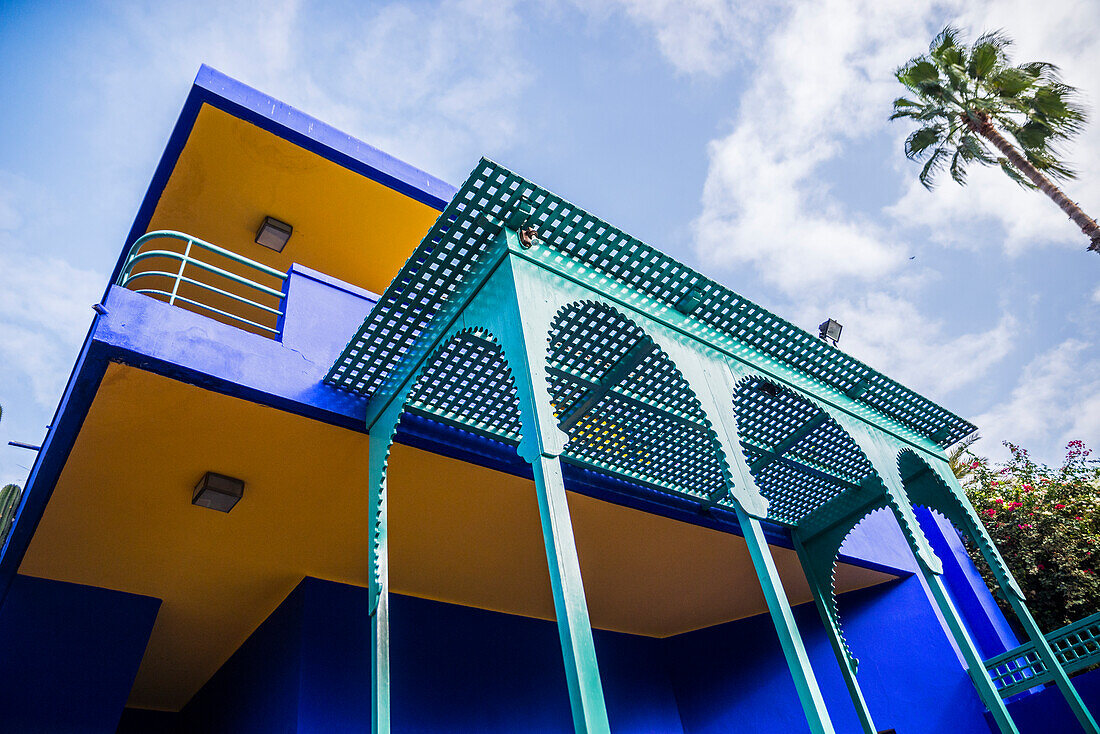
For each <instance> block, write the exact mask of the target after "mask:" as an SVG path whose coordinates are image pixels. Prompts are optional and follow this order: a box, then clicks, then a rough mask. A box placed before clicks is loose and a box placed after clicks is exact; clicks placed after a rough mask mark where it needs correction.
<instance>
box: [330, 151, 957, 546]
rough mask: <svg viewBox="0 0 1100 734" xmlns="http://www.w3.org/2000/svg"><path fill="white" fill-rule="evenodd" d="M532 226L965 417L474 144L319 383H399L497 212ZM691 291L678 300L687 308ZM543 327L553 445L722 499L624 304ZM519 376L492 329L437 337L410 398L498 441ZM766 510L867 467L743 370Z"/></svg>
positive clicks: (807, 366)
mask: <svg viewBox="0 0 1100 734" xmlns="http://www.w3.org/2000/svg"><path fill="white" fill-rule="evenodd" d="M521 224H523V225H534V226H535V227H537V230H538V237H539V241H540V245H539V247H544V248H550V249H551V250H552V251H553V252H554V253H555V255H557V256H559V257H560V259H562V260H563V261H565V262H572V263H576V264H578V265H579V266H583V267H584V268H587V269H588V270H589V271H591V272H595V273H597V274H600V275H602V276H605V277H607V278H609V279H612V280H613V281H615V282H617V283H618V284H620V285H621V286H625V287H626V288H628V289H630V290H632V291H634V292H636V293H637V294H639V295H640V296H641V297H643V298H644V299H648V300H649V302H651V303H653V304H655V305H656V306H658V307H662V308H673V309H677V310H678V311H680V312H681V313H683V312H685V311H686V312H689V318H691V319H694V320H696V321H698V322H699V323H700V324H702V325H705V326H706V327H709V329H711V330H714V331H716V332H717V333H719V334H721V335H723V336H724V337H725V338H728V339H729V340H732V341H733V342H736V343H737V344H738V345H740V346H741V347H742V348H743V349H744V350H746V351H747V352H748V353H751V354H755V355H759V358H760V360H761V361H762V362H767V363H772V364H776V363H777V364H779V365H782V366H783V367H784V368H785V369H787V370H790V371H791V372H794V373H797V374H798V375H801V376H803V377H804V378H805V379H807V380H811V381H813V382H816V383H818V384H820V385H823V386H826V387H828V388H832V389H834V390H836V391H839V392H840V393H843V394H844V395H845V396H846V397H847V398H850V399H851V400H854V401H856V402H857V403H858V404H859V405H860V406H863V407H864V408H866V409H869V410H870V411H874V412H875V413H878V414H879V415H881V416H882V417H884V418H885V419H887V420H888V421H890V422H891V423H896V424H900V426H902V427H904V429H907V430H909V431H912V432H914V433H916V434H919V435H921V436H923V437H925V438H927V439H929V440H930V441H932V442H934V443H937V444H939V445H940V446H946V445H949V444H950V443H953V442H954V441H956V440H958V439H959V438H962V437H963V436H965V435H967V434H969V433H970V432H972V431H973V430H974V426H973V425H972V424H970V423H969V422H967V421H965V420H963V419H962V418H960V417H959V416H957V415H955V414H953V413H951V412H950V411H948V410H946V409H944V408H942V407H940V406H939V405H937V404H935V403H933V402H932V401H930V400H928V399H926V398H924V397H922V396H921V395H918V394H917V393H915V392H914V391H912V390H910V389H909V388H907V387H905V386H903V385H901V384H899V383H897V382H896V381H894V380H892V379H890V378H888V377H886V376H885V375H882V374H881V373H879V372H877V371H875V370H873V369H871V368H870V367H868V366H867V365H865V364H863V363H862V362H860V361H859V360H856V359H854V358H852V357H850V356H849V355H847V354H845V353H844V352H842V351H840V350H839V349H837V348H835V347H833V346H831V345H829V344H827V343H826V342H824V341H822V340H821V339H819V338H817V337H814V336H812V335H811V334H809V333H807V332H806V331H804V330H802V329H800V328H798V327H796V326H794V325H792V324H790V323H789V322H787V321H785V320H783V319H781V318H779V317H778V316H776V315H774V314H772V313H770V312H769V311H767V310H765V309H763V308H761V307H760V306H758V305H756V304H755V303H753V302H752V301H749V300H747V299H745V298H743V297H742V296H740V295H738V294H737V293H734V292H733V291H731V290H730V289H728V288H726V287H724V286H722V285H719V284H718V283H715V282H714V281H712V280H710V279H708V278H706V277H704V276H702V275H700V274H699V273H697V272H695V271H694V270H692V269H690V268H688V267H687V266H685V265H683V264H682V263H680V262H677V261H676V260H674V259H673V258H671V257H669V256H667V255H665V254H663V253H661V252H660V251H658V250H656V249H654V248H652V247H650V246H649V245H646V244H644V243H642V242H640V241H639V240H637V239H635V238H633V237H631V236H630V235H628V234H626V233H625V232H622V231H621V230H619V229H616V228H615V227H612V226H611V225H610V224H608V223H606V222H604V221H603V220H600V219H598V218H596V217H594V216H592V215H591V214H589V213H587V212H585V211H584V210H582V209H580V208H578V207H577V206H575V205H573V204H572V203H570V202H568V201H566V200H564V199H562V198H561V197H558V196H555V195H554V194H552V193H550V192H548V191H546V190H545V189H542V188H540V187H539V186H536V185H535V184H533V183H531V182H529V181H527V180H525V179H523V178H521V177H519V176H517V175H516V174H514V173H512V172H510V171H508V170H507V169H505V168H503V167H501V166H499V165H497V164H496V163H493V162H492V161H489V160H485V159H483V160H482V161H481V162H480V163H479V164H478V166H477V167H476V168H475V169H474V171H473V172H472V173H471V175H470V177H469V178H468V179H467V180H466V182H465V183H464V184H463V186H462V187H461V189H460V190H459V191H458V193H457V194H456V195H455V197H454V199H452V201H451V203H450V204H449V205H448V207H447V208H446V209H445V210H444V211H443V213H442V214H441V215H440V217H439V219H438V220H437V221H436V223H435V224H434V226H433V227H432V229H431V230H430V231H429V232H428V234H427V236H426V237H425V238H424V240H423V241H422V242H421V244H420V245H419V246H418V247H417V248H416V250H415V251H414V252H413V254H412V256H411V257H410V258H409V260H408V262H407V263H406V264H405V265H404V267H403V268H402V269H401V271H400V273H399V274H398V276H397V277H396V278H395V279H394V281H393V282H392V283H391V284H390V286H389V287H388V288H387V289H386V291H385V293H383V295H382V297H381V300H380V301H379V303H378V305H377V306H375V308H374V310H373V311H372V312H371V313H370V314H369V315H368V317H367V318H366V320H365V321H364V323H363V325H362V326H361V328H360V329H359V330H358V332H357V333H356V334H355V336H354V337H353V338H352V340H351V342H350V343H349V344H348V346H347V348H346V349H345V350H344V352H343V353H342V354H341V355H340V357H339V358H338V359H337V360H336V362H335V363H334V364H333V366H332V369H331V370H330V372H329V374H328V376H327V377H326V382H328V383H329V384H331V385H334V386H336V387H338V388H341V389H344V390H348V391H351V392H354V393H357V394H359V395H361V396H363V397H364V398H367V399H370V398H371V397H372V396H374V395H375V394H376V393H379V392H380V391H381V392H383V393H384V392H386V391H387V390H390V389H393V387H394V385H393V384H392V383H393V380H394V376H395V375H400V374H402V373H403V372H402V366H403V365H405V364H407V362H408V361H409V360H415V359H418V358H419V357H420V356H421V355H423V353H424V349H425V346H426V345H424V344H423V341H424V339H423V337H424V335H425V334H427V333H429V332H430V331H431V328H430V327H432V326H433V325H438V323H440V322H441V321H444V320H446V319H449V318H450V317H451V316H453V314H454V311H455V309H456V308H457V307H458V306H457V304H458V303H460V301H461V296H463V294H464V293H465V291H466V290H469V289H470V288H471V287H472V285H473V284H474V283H475V282H476V281H477V279H478V278H479V277H481V275H482V273H483V272H484V268H485V267H486V260H487V259H489V258H490V257H491V250H492V248H493V243H494V242H495V241H496V238H497V236H498V235H499V233H500V231H501V229H502V227H505V226H507V227H509V228H511V229H517V228H518V227H519V226H520V225H521ZM686 304H687V305H686ZM548 336H549V349H550V352H549V358H550V382H551V384H550V393H551V399H552V401H553V403H554V406H555V411H556V414H557V416H558V419H559V421H560V422H561V427H562V428H563V429H564V430H565V431H566V432H567V433H568V435H569V438H570V440H569V443H568V444H567V446H566V449H565V453H564V454H563V456H564V458H566V459H567V460H571V461H573V462H575V463H578V464H580V465H583V466H586V467H589V468H593V469H596V470H601V471H607V472H610V473H613V474H616V475H619V476H622V477H625V478H627V479H628V480H630V481H634V482H637V483H639V484H643V485H646V486H651V487H656V488H658V489H661V490H664V491H667V492H671V493H675V494H679V495H684V496H687V497H691V498H693V499H697V500H699V501H702V502H706V501H712V498H717V499H714V500H713V501H714V502H727V501H728V500H727V499H725V498H724V497H723V495H722V491H721V490H722V475H723V470H722V466H721V459H719V458H716V457H715V452H714V443H713V442H714V438H713V433H712V432H711V431H710V428H709V426H708V425H707V424H706V422H705V419H704V418H703V415H702V411H701V409H700V407H699V404H698V401H697V400H695V398H694V396H693V395H692V393H691V391H690V389H688V387H687V384H686V382H685V381H684V379H683V377H682V376H681V375H680V374H679V372H678V371H677V369H676V367H675V365H673V364H672V362H671V361H670V360H669V359H668V357H667V356H666V355H664V353H663V352H661V350H660V349H658V348H655V347H654V346H653V345H652V344H650V343H648V341H647V337H646V336H645V334H644V332H643V331H642V330H641V329H639V328H638V326H637V325H636V324H633V322H631V321H630V320H629V319H626V318H623V317H622V315H621V314H618V313H617V312H609V311H607V310H605V309H601V308H600V307H599V306H598V305H597V304H593V303H586V304H578V305H577V306H576V307H575V308H572V309H571V310H568V311H567V312H565V313H561V314H559V316H558V318H557V319H555V321H554V324H553V327H552V329H551V333H550V334H549V335H548ZM515 390H516V388H515V385H514V383H513V382H512V381H511V377H510V375H509V372H508V369H507V367H506V365H505V364H504V361H503V359H502V357H501V353H500V348H499V346H498V345H496V344H495V343H494V342H493V340H492V337H491V335H487V334H485V333H481V332H478V331H477V330H471V331H467V332H463V333H462V334H460V335H459V336H458V337H456V338H454V339H452V340H451V341H449V342H448V343H447V344H445V345H443V347H442V351H441V352H439V353H438V354H436V355H435V357H434V361H433V362H432V363H431V365H430V366H429V367H428V369H427V371H426V372H425V373H424V375H423V376H422V378H421V379H420V380H419V382H418V383H417V385H416V387H415V388H414V389H413V392H412V393H411V394H410V396H409V400H408V409H409V410H410V411H413V412H417V413H420V414H422V415H425V416H427V417H430V418H436V419H439V420H443V421H445V422H448V423H451V424H454V425H458V426H461V427H465V428H468V429H469V430H471V431H474V432H476V433H479V434H482V435H488V436H490V437H493V438H496V439H498V440H501V441H506V442H515V441H516V440H517V439H518V437H519V431H520V426H519V417H518V412H517V410H516V407H515V406H516V391H515ZM730 407H731V410H734V411H735V412H736V414H737V420H738V431H739V438H740V443H741V447H742V449H743V451H744V452H745V456H746V458H747V460H748V462H749V465H750V468H751V469H752V473H753V475H754V478H755V479H756V481H757V484H758V486H759V487H760V489H761V491H762V493H763V494H764V495H765V496H766V497H768V499H769V502H770V505H771V506H770V509H769V517H770V518H772V519H775V520H777V521H780V522H784V523H790V524H796V523H797V522H798V520H799V519H800V518H801V517H804V516H805V515H806V514H807V513H809V512H811V511H812V510H814V509H815V508H817V507H819V506H820V505H821V504H822V503H824V502H827V501H828V500H829V499H831V498H833V497H835V496H836V495H838V494H840V493H842V492H844V491H845V490H846V489H851V488H853V487H856V486H858V484H859V482H860V481H861V480H862V479H863V478H865V477H866V476H868V475H869V474H870V473H871V471H872V470H871V468H870V464H869V462H868V461H867V459H866V457H865V456H863V454H862V452H861V451H860V450H859V448H858V447H857V446H856V445H855V443H854V442H853V441H852V439H851V438H850V437H848V436H847V434H845V433H844V432H843V430H842V429H841V428H840V427H839V426H838V425H837V424H836V423H835V422H834V421H833V420H832V419H830V418H828V417H827V416H825V415H824V413H823V412H822V411H821V410H820V409H819V408H818V407H817V406H815V405H814V404H813V403H812V402H811V401H808V400H806V399H805V398H803V397H801V396H799V395H798V394H796V393H795V392H794V391H792V390H790V389H788V388H787V387H784V386H774V385H770V384H769V383H768V382H767V381H766V380H755V379H754V380H746V381H743V382H742V383H741V384H740V386H739V388H738V391H737V394H736V396H735V399H734V405H732V406H730Z"/></svg>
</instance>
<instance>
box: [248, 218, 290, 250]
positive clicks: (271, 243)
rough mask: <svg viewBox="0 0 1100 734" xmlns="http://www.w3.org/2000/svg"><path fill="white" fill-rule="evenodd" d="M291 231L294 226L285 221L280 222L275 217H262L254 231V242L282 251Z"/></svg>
mask: <svg viewBox="0 0 1100 734" xmlns="http://www.w3.org/2000/svg"><path fill="white" fill-rule="evenodd" d="M293 232H294V227H291V226H290V225H289V224H287V223H286V222H280V221H279V220H278V219H276V218H275V217H264V221H263V223H262V224H261V225H260V228H259V229H258V230H257V231H256V244H258V245H263V246H264V247H270V248H271V249H272V250H274V251H275V252H282V251H283V248H284V247H286V243H287V240H289V239H290V235H291V234H292V233H293Z"/></svg>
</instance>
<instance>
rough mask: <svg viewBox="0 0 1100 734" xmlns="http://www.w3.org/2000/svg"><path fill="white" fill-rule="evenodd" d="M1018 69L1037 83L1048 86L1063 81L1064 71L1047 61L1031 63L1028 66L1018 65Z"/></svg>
mask: <svg viewBox="0 0 1100 734" xmlns="http://www.w3.org/2000/svg"><path fill="white" fill-rule="evenodd" d="M1016 69H1017V70H1019V71H1022V72H1024V73H1025V74H1027V75H1028V76H1030V77H1032V78H1033V79H1035V80H1036V81H1041V82H1044V83H1048V84H1049V83H1054V82H1060V81H1062V70H1061V69H1060V68H1058V67H1057V66H1055V65H1054V64H1049V63H1047V62H1046V61H1029V62H1027V63H1026V64H1020V65H1018V66H1017V67H1016Z"/></svg>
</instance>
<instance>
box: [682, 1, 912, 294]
mask: <svg viewBox="0 0 1100 734" xmlns="http://www.w3.org/2000/svg"><path fill="white" fill-rule="evenodd" d="M926 12H927V11H926V9H925V8H923V7H922V6H921V4H920V3H913V4H911V3H905V4H900V3H880V2H871V1H866V2H865V1H863V0H830V1H828V2H823V3H814V4H808V3H807V4H803V5H800V6H798V7H797V8H796V9H795V10H794V11H793V12H792V13H791V15H790V16H789V18H788V19H787V20H786V22H785V23H784V24H783V25H782V27H780V28H779V29H778V30H776V32H775V33H774V34H772V36H771V37H770V39H769V41H768V43H767V44H766V47H765V50H764V52H763V53H762V55H761V60H760V63H759V65H758V66H757V68H756V71H755V75H754V80H753V83H752V85H751V87H750V88H749V90H748V91H747V92H745V94H744V96H743V97H742V99H741V102H740V106H739V113H738V116H737V120H736V124H735V126H734V129H733V131H732V132H731V133H730V134H729V135H728V136H726V137H724V138H722V139H720V140H716V141H713V142H712V143H711V147H710V168H709V171H708V175H707V180H706V184H705V187H704V191H703V201H702V203H703V208H702V213H701V214H700V216H699V218H698V219H697V221H696V234H697V243H698V249H699V253H700V256H701V257H702V258H703V259H704V261H706V262H710V263H712V264H715V265H719V266H724V267H731V266H734V265H738V264H742V263H749V264H753V265H755V266H756V269H757V271H758V272H759V273H760V275H761V277H762V278H763V279H764V280H765V281H766V282H768V283H770V284H772V285H774V286H777V287H779V288H781V289H783V290H784V291H786V292H787V293H788V294H794V293H798V292H801V291H803V290H804V289H806V288H807V287H818V288H821V287H829V286H833V285H836V284H837V283H838V282H840V281H851V280H856V281H860V280H877V279H880V278H882V277H883V276H885V275H888V274H890V273H892V272H893V271H894V270H896V269H897V268H898V266H900V265H901V264H902V263H903V262H904V261H905V254H906V250H905V247H904V244H903V243H900V242H898V241H896V240H895V239H894V238H893V237H891V236H890V233H889V232H888V231H887V230H886V229H885V228H884V227H883V226H882V225H880V224H877V223H875V222H873V221H872V220H870V219H868V218H867V217H865V216H861V215H859V214H856V213H853V212H851V211H848V210H846V209H845V208H844V207H843V206H842V205H841V204H840V203H839V202H838V201H837V200H836V199H835V198H834V197H833V196H832V194H831V193H830V191H829V189H828V187H827V185H826V183H825V182H824V181H823V180H822V179H821V178H820V177H819V176H818V171H819V169H820V167H821V166H822V164H824V163H825V162H827V161H829V160H831V159H833V158H835V157H837V156H839V155H842V154H843V153H844V152H845V147H846V146H848V145H852V144H853V143H852V141H853V140H856V139H858V138H860V137H862V136H865V135H867V134H869V133H872V132H876V131H878V130H879V129H880V128H881V126H882V122H883V118H884V117H885V114H884V112H883V110H886V109H888V108H889V102H890V99H891V97H892V95H893V94H894V89H893V87H894V85H895V84H896V82H894V81H893V79H892V77H891V70H892V69H893V68H894V66H896V65H897V63H898V60H899V59H905V58H907V57H908V56H910V55H911V54H912V53H913V52H914V51H916V50H919V49H918V48H916V47H915V46H914V44H913V42H912V40H911V38H912V37H913V35H914V30H913V29H922V28H923V27H924V15H925V14H926ZM917 35H923V32H921V31H918V34H917Z"/></svg>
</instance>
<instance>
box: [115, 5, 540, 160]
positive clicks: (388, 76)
mask: <svg viewBox="0 0 1100 734" xmlns="http://www.w3.org/2000/svg"><path fill="white" fill-rule="evenodd" d="M306 10H307V8H306V7H304V6H303V5H302V4H301V3H300V2H298V1H297V0H284V1H283V2H275V3H268V4H265V5H264V10H263V12H257V10H256V6H255V4H253V3H246V2H194V3H187V4H154V5H143V6H128V7H126V8H124V9H123V10H122V11H120V14H121V20H122V21H123V23H124V26H125V28H124V30H122V31H120V33H119V34H118V35H119V40H120V43H119V44H118V45H117V47H116V49H115V51H114V55H113V61H112V62H111V65H112V68H111V70H110V73H109V74H107V75H104V74H103V70H102V69H96V70H95V72H94V76H96V77H104V76H106V78H107V79H108V86H107V91H108V93H109V94H111V95H113V96H114V97H115V98H116V99H117V98H120V97H126V96H128V95H133V93H134V90H140V92H141V93H142V94H147V95H152V96H153V97H154V98H155V97H160V98H161V99H158V100H157V101H155V106H156V108H157V109H169V110H175V109H178V101H174V98H165V97H164V92H165V90H164V88H163V80H165V79H171V80H189V79H190V78H192V77H193V75H194V73H195V72H196V71H197V70H198V67H199V64H201V63H207V64H209V65H211V66H213V67H215V68H217V69H219V70H220V71H222V72H224V73H226V74H228V75H230V76H232V77H234V78H237V79H240V80H241V81H243V82H245V83H246V84H249V85H251V86H253V87H256V88H257V89H259V90H260V91H263V92H265V93H267V94H270V95H271V96H273V97H275V98H277V99H280V100H282V101H285V102H287V103H288V104H291V105H293V106H295V107H297V108H299V109H301V110H302V111H304V112H306V113H308V114H311V115H313V116H315V117H317V118H319V119H321V120H324V121H325V122H326V123H329V124H331V125H333V126H335V127H337V128H339V129H341V130H344V131H345V132H348V133H350V134H352V135H355V136H356V137H359V138H361V139H363V140H365V141H366V142H368V143H370V144H372V145H375V146H377V147H379V148H381V149H383V150H385V151H386V152H388V153H391V154H393V155H395V156H397V157H398V158H402V159H404V160H407V161H408V162H409V163H411V164H413V165H415V166H417V167H419V168H422V169H424V170H427V171H429V172H430V173H433V174H436V175H439V176H442V177H445V178H450V179H451V180H457V179H460V178H461V177H463V176H464V175H465V173H466V172H467V171H469V169H470V168H471V167H472V166H473V164H474V163H475V162H476V160H477V158H478V156H480V155H481V154H482V153H484V152H486V151H488V150H495V151H499V150H502V149H506V148H507V147H508V146H510V145H512V144H513V143H514V142H515V141H516V139H517V130H518V127H519V122H520V120H521V110H520V108H519V98H520V95H521V93H522V92H523V90H524V89H525V88H526V86H527V84H528V83H529V77H528V74H527V72H525V71H524V68H525V65H524V59H523V57H522V54H521V45H520V44H519V42H518V40H519V39H520V37H521V35H522V31H523V27H522V24H521V23H520V21H519V18H518V15H517V13H516V10H515V8H514V3H513V2H510V0H444V2H441V3H439V4H437V5H429V4H426V3H418V4H409V5H405V4H398V3H393V4H386V5H379V4H374V3H370V4H363V5H361V6H359V8H358V10H352V11H351V12H344V13H343V14H342V15H340V16H339V17H337V16H336V15H332V16H327V15H325V13H324V12H323V11H322V9H320V8H316V7H309V8H308V11H309V12H306ZM166 29H171V31H170V32H166ZM134 58H141V59H143V64H142V65H141V67H140V68H138V69H135V68H134V67H133V64H132V59H134ZM100 87H101V85H100ZM100 87H97V88H100ZM180 89H181V87H180V86H175V87H172V88H170V89H169V90H168V91H171V92H172V93H173V94H176V93H178V91H180ZM143 106H149V107H152V106H154V105H153V104H151V103H150V101H149V100H148V99H144V100H143ZM121 109H123V110H125V113H126V114H127V115H128V114H131V113H132V108H130V107H127V106H123V107H122V108H121ZM126 124H127V121H126V119H125V117H124V116H123V115H122V113H120V114H119V116H118V117H116V118H114V119H109V120H105V135H104V137H110V135H111V134H114V135H115V136H116V137H117V131H118V130H119V129H121V128H125V126H126ZM149 127H150V128H153V127H154V126H149ZM161 130H162V128H155V129H153V130H152V131H151V132H153V133H156V134H157V138H156V140H155V143H156V144H158V145H159V144H160V143H161V142H162V141H161V139H160V134H159V133H160V131H161ZM127 157H129V158H132V155H130V156H127Z"/></svg>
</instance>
